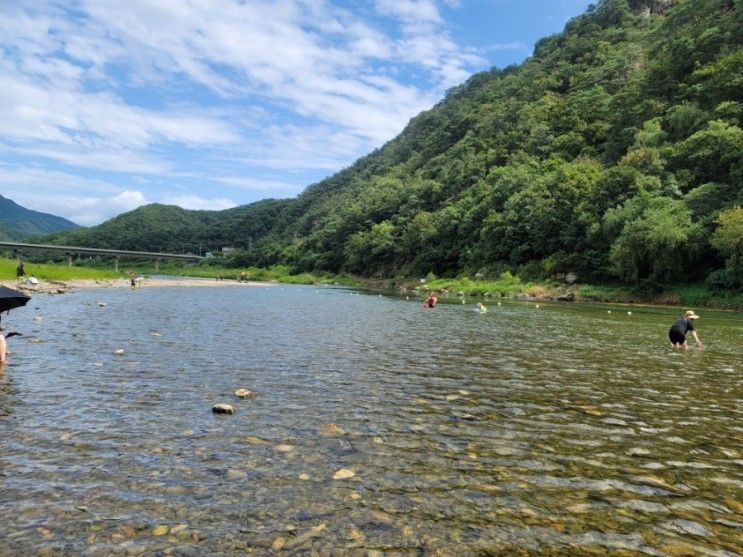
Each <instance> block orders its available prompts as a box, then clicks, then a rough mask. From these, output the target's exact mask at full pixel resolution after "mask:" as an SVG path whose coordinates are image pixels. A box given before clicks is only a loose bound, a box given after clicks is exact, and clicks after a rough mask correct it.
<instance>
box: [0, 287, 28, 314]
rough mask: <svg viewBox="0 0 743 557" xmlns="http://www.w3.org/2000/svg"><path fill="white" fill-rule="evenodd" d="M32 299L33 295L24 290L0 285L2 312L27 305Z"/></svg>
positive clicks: (0, 308) (0, 307)
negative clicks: (20, 290)
mask: <svg viewBox="0 0 743 557" xmlns="http://www.w3.org/2000/svg"><path fill="white" fill-rule="evenodd" d="M30 299H31V296H27V295H26V294H24V293H23V292H19V291H18V290H13V289H12V288H7V287H6V286H0V313H3V312H4V311H10V310H11V309H15V308H19V307H21V306H25V305H26V303H27V302H28V301H29V300H30Z"/></svg>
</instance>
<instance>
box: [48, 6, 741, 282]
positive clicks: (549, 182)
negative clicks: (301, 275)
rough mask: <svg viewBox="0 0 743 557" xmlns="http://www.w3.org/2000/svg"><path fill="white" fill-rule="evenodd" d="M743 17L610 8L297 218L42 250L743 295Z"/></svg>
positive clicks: (254, 210) (345, 178) (475, 88)
mask: <svg viewBox="0 0 743 557" xmlns="http://www.w3.org/2000/svg"><path fill="white" fill-rule="evenodd" d="M742 38H743V0H676V1H670V0H603V1H601V2H599V3H598V4H597V5H596V6H591V7H590V8H589V10H588V12H587V13H585V14H584V15H582V16H579V17H577V18H575V19H573V20H571V21H570V22H569V23H568V24H567V26H566V28H565V30H564V32H562V33H560V34H557V35H554V36H551V37H547V38H545V39H543V40H541V41H540V42H539V43H538V44H537V46H536V49H535V52H534V55H533V56H532V57H531V58H530V59H529V60H527V61H526V62H525V63H523V64H521V65H519V66H513V67H508V68H505V69H493V70H491V71H489V72H484V73H480V74H477V75H474V76H473V77H472V78H470V79H469V80H468V81H467V82H466V83H464V84H462V85H460V86H458V87H456V88H454V89H452V90H451V91H449V93H448V94H447V96H446V98H445V99H444V100H443V101H441V102H440V103H439V104H438V105H436V106H435V107H434V108H432V109H431V110H429V111H427V112H424V113H422V114H420V115H418V116H417V117H415V118H414V119H412V120H411V121H410V123H409V124H408V126H407V127H406V128H405V130H404V131H403V133H401V134H400V135H399V136H398V137H397V138H395V139H394V140H392V141H390V142H389V143H387V144H386V145H384V146H383V147H382V148H380V149H378V150H376V151H375V152H373V153H371V154H370V155H368V156H366V157H364V158H362V159H360V160H358V161H357V162H356V163H355V164H353V165H352V166H351V167H349V168H347V169H345V170H343V171H341V172H339V173H337V174H335V175H334V176H331V177H329V178H327V179H325V180H323V181H322V182H319V183H318V184H315V185H313V186H310V187H309V188H307V190H306V191H305V192H304V193H302V194H301V195H300V196H299V197H298V198H296V199H292V200H265V201H261V202H259V203H254V204H251V205H247V206H243V207H238V208H236V209H231V210H229V211H220V212H208V211H183V210H180V209H177V208H174V207H165V206H149V207H144V208H141V209H139V210H137V211H133V212H132V213H128V214H125V215H121V216H119V217H117V218H116V219H112V220H111V221H109V222H107V223H104V224H102V225H100V226H98V227H94V228H91V229H85V230H79V231H74V232H71V233H63V234H58V235H55V236H53V237H49V238H47V240H52V241H55V242H60V243H62V242H65V243H67V242H69V243H76V244H83V245H96V246H101V247H116V248H122V249H137V250H159V249H163V248H166V249H167V248H169V249H175V250H178V249H179V247H180V246H179V242H188V243H190V244H195V243H199V242H204V243H206V244H214V243H220V242H221V243H223V244H224V245H234V246H236V247H238V248H242V249H241V250H239V251H238V252H237V253H236V254H235V255H234V258H233V262H234V264H235V265H241V266H247V265H255V266H262V267H268V266H270V265H274V264H283V265H288V266H289V267H291V268H292V269H294V270H295V271H297V272H309V271H324V272H334V273H344V272H345V273H352V274H358V275H362V276H368V277H394V276H425V275H426V274H427V273H434V274H435V275H438V276H457V275H462V274H475V273H477V272H480V273H482V274H483V275H485V276H498V275H499V274H500V273H501V272H503V271H505V270H508V269H510V270H515V271H517V272H519V273H520V274H523V275H525V276H526V277H528V278H539V277H550V276H555V275H558V274H560V273H569V272H572V273H576V274H577V275H578V276H579V277H580V280H581V281H583V282H586V281H593V282H602V281H617V280H619V281H622V282H625V283H627V284H639V283H647V284H651V285H652V284H666V283H668V282H670V281H675V280H688V281H701V280H706V281H707V283H708V284H709V285H710V286H713V287H719V288H724V289H733V290H736V289H740V288H741V287H743V209H741V208H740V205H743V130H742V129H741V116H742V115H743V98H741V97H742V96H743V48H741V43H742V41H741V39H742Z"/></svg>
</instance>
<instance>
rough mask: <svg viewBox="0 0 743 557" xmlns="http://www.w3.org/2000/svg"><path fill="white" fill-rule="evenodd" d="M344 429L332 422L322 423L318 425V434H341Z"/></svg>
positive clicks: (335, 435) (329, 435) (327, 435)
mask: <svg viewBox="0 0 743 557" xmlns="http://www.w3.org/2000/svg"><path fill="white" fill-rule="evenodd" d="M344 433H345V431H343V430H342V429H341V428H339V427H338V426H337V425H335V424H334V423H329V424H324V425H323V426H321V427H320V435H322V436H323V437H337V436H339V435H343V434H344Z"/></svg>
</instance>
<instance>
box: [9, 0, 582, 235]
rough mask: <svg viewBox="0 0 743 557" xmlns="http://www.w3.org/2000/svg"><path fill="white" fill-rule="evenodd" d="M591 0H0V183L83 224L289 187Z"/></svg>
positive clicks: (515, 58) (386, 135) (238, 200)
mask: <svg viewBox="0 0 743 557" xmlns="http://www.w3.org/2000/svg"><path fill="white" fill-rule="evenodd" d="M589 3H590V2H589V1H588V0H366V1H364V0H361V1H352V0H266V1H264V0H221V1H220V2H212V1H208V0H158V1H157V2H153V1H152V0H126V1H124V0H112V1H106V2H102V1H100V0H77V1H76V0H67V1H64V2H58V1H53V0H49V1H47V0H34V1H31V2H2V1H0V49H1V50H0V194H2V195H3V196H5V197H8V198H10V199H13V200H14V201H16V202H17V203H20V204H21V205H23V206H25V207H28V208H30V209H35V210H38V211H44V212H49V213H53V214H56V215H60V216H63V217H65V218H68V219H70V220H73V221H75V222H77V223H78V224H82V225H85V226H88V225H93V224H98V223H100V222H103V221H104V220H107V219H109V218H111V217H113V216H115V215H117V214H119V213H122V212H124V211H129V210H132V209H134V208H136V207H138V206H140V205H144V204H147V203H153V202H156V203H168V204H175V205H180V206H181V207H184V208H187V209H225V208H228V207H234V206H236V205H243V204H245V203H250V202H253V201H257V200H259V199H264V198H267V197H277V198H279V197H294V196H296V195H297V194H299V193H300V192H301V191H302V190H303V189H304V188H305V187H306V186H307V185H309V184H312V183H314V182H317V181H319V180H321V179H322V178H324V177H326V176H329V175H331V174H333V173H335V172H336V171H338V170H340V169H341V168H343V167H345V166H348V165H349V164H351V163H352V162H353V161H354V160H356V159H357V158H358V157H360V156H362V155H364V154H366V153H368V152H369V151H371V150H373V149H375V148H376V147H379V146H380V145H382V144H383V143H384V142H385V141H388V140H389V139H392V138H393V137H395V136H396V135H397V134H398V133H399V132H400V131H402V129H403V128H404V126H405V124H406V123H407V122H408V121H409V120H410V118H412V117H413V116H415V115H416V114H418V113H419V112H421V111H422V110H426V109H428V108H430V107H431V106H433V105H434V104H435V103H436V102H438V101H439V100H440V99H441V98H442V96H443V94H444V92H445V91H446V90H447V89H448V88H450V87H452V86H454V85H457V84H459V83H461V82H463V81H464V80H466V79H467V77H469V76H470V75H472V74H473V73H476V72H478V71H482V70H486V69H489V68H491V67H494V66H495V67H503V66H507V65H509V64H513V63H519V62H521V61H523V60H524V59H525V58H526V57H528V56H529V55H530V54H531V52H532V49H533V46H534V43H535V42H536V41H537V40H538V39H540V38H541V37H544V36H546V35H550V34H553V33H556V32H559V31H561V30H562V28H563V27H564V26H565V23H566V22H567V21H568V20H569V19H570V18H571V17H574V16H576V15H579V14H581V13H583V12H584V11H585V10H586V8H587V7H588V5H589Z"/></svg>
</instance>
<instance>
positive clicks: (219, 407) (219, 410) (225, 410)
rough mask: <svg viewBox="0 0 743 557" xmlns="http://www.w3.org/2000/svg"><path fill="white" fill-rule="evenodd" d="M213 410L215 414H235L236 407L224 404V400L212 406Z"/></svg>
mask: <svg viewBox="0 0 743 557" xmlns="http://www.w3.org/2000/svg"><path fill="white" fill-rule="evenodd" d="M212 412H214V413H215V414H234V413H235V407H234V406H232V405H231V404H224V403H222V402H220V403H218V404H215V405H214V406H212Z"/></svg>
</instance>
